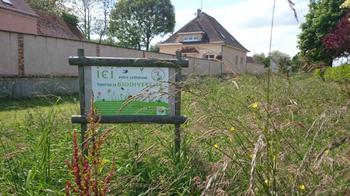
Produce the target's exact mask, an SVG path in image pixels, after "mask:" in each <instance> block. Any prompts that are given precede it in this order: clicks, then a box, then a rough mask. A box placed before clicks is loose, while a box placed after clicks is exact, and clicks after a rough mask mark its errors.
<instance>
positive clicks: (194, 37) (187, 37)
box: [182, 35, 200, 42]
mask: <svg viewBox="0 0 350 196" xmlns="http://www.w3.org/2000/svg"><path fill="white" fill-rule="evenodd" d="M198 41H200V40H199V36H198V35H185V36H184V38H183V40H182V42H198Z"/></svg>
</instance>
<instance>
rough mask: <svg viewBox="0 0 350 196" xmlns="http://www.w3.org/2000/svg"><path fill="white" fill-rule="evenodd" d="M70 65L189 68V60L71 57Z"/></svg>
mask: <svg viewBox="0 0 350 196" xmlns="http://www.w3.org/2000/svg"><path fill="white" fill-rule="evenodd" d="M69 64H70V65H74V66H75V65H78V66H113V67H114V66H116V67H174V68H179V67H188V64H189V63H188V60H178V59H145V58H119V57H118V58H112V57H83V58H82V57H77V56H73V57H69Z"/></svg>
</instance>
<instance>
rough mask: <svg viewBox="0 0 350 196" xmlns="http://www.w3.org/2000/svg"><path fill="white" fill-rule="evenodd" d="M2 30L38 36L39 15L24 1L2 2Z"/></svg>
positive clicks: (0, 15) (0, 3)
mask: <svg viewBox="0 0 350 196" xmlns="http://www.w3.org/2000/svg"><path fill="white" fill-rule="evenodd" d="M0 30H5V31H12V32H21V33H29V34H36V33H37V15H36V13H35V11H34V10H33V9H32V8H30V7H29V5H28V4H27V3H25V2H24V0H0Z"/></svg>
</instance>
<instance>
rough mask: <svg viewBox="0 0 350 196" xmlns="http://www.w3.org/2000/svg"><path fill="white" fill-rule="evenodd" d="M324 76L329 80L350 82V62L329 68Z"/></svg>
mask: <svg viewBox="0 0 350 196" xmlns="http://www.w3.org/2000/svg"><path fill="white" fill-rule="evenodd" d="M324 78H325V80H327V81H335V82H342V83H343V82H350V64H347V65H342V66H339V67H332V68H328V69H327V70H326V71H325V73H324Z"/></svg>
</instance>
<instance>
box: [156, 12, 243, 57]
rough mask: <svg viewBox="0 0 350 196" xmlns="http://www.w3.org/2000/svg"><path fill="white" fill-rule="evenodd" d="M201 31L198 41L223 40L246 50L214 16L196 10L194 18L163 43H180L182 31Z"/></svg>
mask: <svg viewBox="0 0 350 196" xmlns="http://www.w3.org/2000/svg"><path fill="white" fill-rule="evenodd" d="M194 32H203V36H202V39H201V40H200V42H199V43H202V44H207V43H213V42H223V43H225V44H227V45H229V46H232V47H235V48H238V49H241V50H244V51H247V52H248V50H247V49H246V48H245V47H244V46H243V45H242V44H240V43H239V42H238V41H237V40H236V39H235V38H234V37H233V36H232V35H231V34H230V33H229V32H228V31H227V30H226V29H225V28H224V27H223V26H222V25H221V24H220V23H219V22H218V21H217V20H216V19H215V18H213V17H211V16H209V15H208V14H206V13H204V12H200V11H199V12H198V15H197V17H196V18H194V19H193V20H191V21H190V22H189V23H187V24H186V25H185V26H183V27H182V28H181V29H180V30H178V31H177V32H176V33H175V34H173V35H172V36H170V37H169V38H168V39H167V40H165V41H164V42H163V43H165V44H166V43H181V39H179V38H180V37H181V35H182V34H184V33H194Z"/></svg>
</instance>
